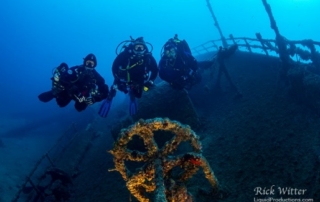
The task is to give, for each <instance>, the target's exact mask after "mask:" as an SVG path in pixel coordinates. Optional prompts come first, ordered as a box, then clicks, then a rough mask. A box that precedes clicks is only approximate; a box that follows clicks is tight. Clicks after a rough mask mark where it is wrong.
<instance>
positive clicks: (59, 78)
mask: <svg viewBox="0 0 320 202" xmlns="http://www.w3.org/2000/svg"><path fill="white" fill-rule="evenodd" d="M96 66H97V59H96V57H95V55H93V54H88V55H87V56H86V57H85V58H84V60H83V64H82V65H78V66H74V67H71V68H68V65H67V64H66V63H61V64H60V66H59V67H57V68H56V69H55V70H54V73H53V77H52V78H51V80H52V89H51V90H50V91H47V92H44V93H41V94H40V95H39V96H38V98H39V100H40V101H42V102H49V101H50V100H52V99H53V98H55V99H56V101H57V104H58V105H59V106H60V107H65V106H67V105H68V104H69V103H70V102H71V100H74V101H75V105H74V106H75V108H76V110H77V111H79V112H80V111H83V110H85V109H86V108H87V106H89V105H92V104H94V103H96V102H100V101H102V100H103V99H105V98H106V97H107V96H108V93H109V89H108V86H107V85H106V84H105V80H104V79H103V78H102V76H101V75H100V74H99V73H98V72H97V71H96V70H95V67H96Z"/></svg>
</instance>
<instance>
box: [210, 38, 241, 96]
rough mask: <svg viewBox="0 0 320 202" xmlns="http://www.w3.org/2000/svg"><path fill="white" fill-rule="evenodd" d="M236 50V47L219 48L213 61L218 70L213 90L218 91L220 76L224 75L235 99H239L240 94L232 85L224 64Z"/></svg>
mask: <svg viewBox="0 0 320 202" xmlns="http://www.w3.org/2000/svg"><path fill="white" fill-rule="evenodd" d="M237 49H238V45H237V44H235V45H232V46H230V47H229V48H222V46H220V47H219V51H218V53H217V55H216V57H215V58H214V61H216V62H217V63H218V65H219V70H218V76H217V82H216V84H215V87H214V88H215V90H217V91H220V90H221V87H220V81H221V76H222V74H224V75H225V77H226V79H227V80H228V82H229V83H230V86H231V88H232V90H234V91H235V92H236V96H235V98H241V97H242V94H241V93H240V92H239V90H238V88H237V87H236V86H235V85H234V83H233V82H232V80H231V77H230V75H229V72H228V70H227V68H226V66H225V64H224V61H225V59H227V58H229V57H230V56H231V55H232V54H234V52H235V51H236V50H237Z"/></svg>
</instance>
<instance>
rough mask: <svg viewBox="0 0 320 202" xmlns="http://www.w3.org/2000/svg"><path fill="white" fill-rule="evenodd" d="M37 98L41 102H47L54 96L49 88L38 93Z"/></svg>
mask: <svg viewBox="0 0 320 202" xmlns="http://www.w3.org/2000/svg"><path fill="white" fill-rule="evenodd" d="M38 98H39V100H40V101H41V102H49V101H51V100H52V99H53V98H54V96H53V93H52V91H51V90H50V91H47V92H44V93H41V94H40V95H38Z"/></svg>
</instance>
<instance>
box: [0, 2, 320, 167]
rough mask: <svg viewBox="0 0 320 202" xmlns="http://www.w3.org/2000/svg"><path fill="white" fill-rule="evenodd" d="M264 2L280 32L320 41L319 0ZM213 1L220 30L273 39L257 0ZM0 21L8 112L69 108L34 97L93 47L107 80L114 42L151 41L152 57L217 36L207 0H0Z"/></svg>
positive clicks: (4, 111) (34, 113)
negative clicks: (167, 46)
mask: <svg viewBox="0 0 320 202" xmlns="http://www.w3.org/2000/svg"><path fill="white" fill-rule="evenodd" d="M268 2H269V3H270V5H271V7H272V11H273V15H274V17H275V19H276V22H277V25H278V27H279V29H280V32H281V34H282V35H283V36H285V37H286V38H288V39H290V40H301V39H313V40H316V41H320V35H319V33H320V26H319V22H318V19H319V17H320V16H319V8H320V1H319V0H281V1H279V0H268ZM211 4H212V8H213V10H214V12H215V15H216V17H217V18H218V21H219V24H220V27H221V29H222V32H223V33H224V35H225V36H229V34H233V36H234V37H243V36H246V37H252V38H255V33H257V32H260V33H261V35H262V36H263V38H268V39H274V38H275V34H274V31H273V30H272V29H271V28H270V22H269V18H268V15H267V13H266V12H265V8H264V6H263V4H262V1H259V0H256V1H254V0H241V1H240V0H239V1H235V0H224V1H218V0H211ZM0 27H1V31H0V50H1V52H0V61H1V62H0V64H1V74H0V78H1V79H0V93H1V99H0V110H1V113H0V116H1V118H6V117H8V118H11V119H12V118H13V119H20V118H24V119H33V118H35V117H37V118H42V117H48V116H49V115H59V114H60V113H73V112H69V111H70V110H69V109H72V108H73V106H72V105H70V106H68V108H69V109H60V108H59V107H58V106H57V105H56V104H55V102H54V101H52V102H51V103H41V102H40V101H38V98H37V96H38V94H40V93H41V92H43V91H47V90H49V89H50V88H51V81H50V77H51V76H52V75H51V72H52V69H53V68H54V67H56V66H57V65H59V64H60V63H61V62H66V63H68V64H69V66H73V65H78V64H81V63H82V58H83V57H85V56H86V55H87V54H88V53H94V54H95V55H96V56H97V60H98V67H97V70H98V72H100V73H101V75H102V76H103V77H104V78H105V79H106V82H107V84H108V85H111V84H112V82H113V77H112V73H111V65H112V62H113V60H114V58H115V56H116V54H115V49H116V46H117V45H118V44H119V43H120V42H121V41H123V40H127V39H129V37H130V36H132V37H134V38H137V37H139V36H143V37H144V39H145V40H146V41H148V42H150V43H151V44H152V45H153V48H154V50H153V55H154V56H155V58H156V60H157V61H158V60H159V59H160V50H161V47H162V45H163V44H164V43H165V42H166V41H167V40H168V39H169V38H171V37H173V36H174V34H178V35H179V37H180V38H181V39H186V40H187V41H188V43H189V45H190V47H195V46H197V45H200V44H202V43H204V42H207V41H209V40H212V39H219V38H220V36H219V33H218V31H217V29H216V28H215V26H214V21H213V19H212V17H211V14H210V12H209V9H208V8H207V6H206V1H205V0H161V1H155V0H153V1H152V0H114V1H111V0H109V1H107V0H95V1H93V0H90V1H89V0H77V1H75V0H73V1H71V0H47V1H43V0H32V1H23V0H17V1H13V0H3V1H2V3H1V7H0ZM67 110H69V111H67ZM74 111H75V110H74ZM74 113H78V112H74ZM48 114H49V115H48ZM77 115H78V116H84V113H78V114H77ZM62 121H63V120H62ZM0 132H1V128H0ZM0 164H2V162H0Z"/></svg>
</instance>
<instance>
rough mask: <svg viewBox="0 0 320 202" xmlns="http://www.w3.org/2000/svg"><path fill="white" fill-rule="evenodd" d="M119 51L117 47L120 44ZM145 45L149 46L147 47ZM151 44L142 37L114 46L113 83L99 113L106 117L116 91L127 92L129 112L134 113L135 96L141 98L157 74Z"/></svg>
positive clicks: (135, 109) (135, 108) (135, 107)
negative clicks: (115, 55)
mask: <svg viewBox="0 0 320 202" xmlns="http://www.w3.org/2000/svg"><path fill="white" fill-rule="evenodd" d="M122 44H123V46H122V48H121V51H122V52H120V53H118V48H119V47H120V45H122ZM147 45H149V46H150V47H151V50H149V49H148V47H147ZM152 48H153V47H152V45H151V44H150V43H148V42H145V41H144V40H143V37H139V38H137V39H133V38H132V37H131V40H126V41H123V42H121V43H120V44H119V45H118V46H117V48H116V54H117V57H116V58H115V60H114V62H113V65H112V74H113V76H114V82H113V85H112V86H111V88H110V93H109V95H108V97H107V98H106V99H105V100H104V102H103V103H102V105H101V107H100V110H99V115H100V116H101V117H106V116H107V115H108V112H109V110H110V107H111V103H112V99H113V98H114V97H115V95H116V91H117V90H119V91H122V92H124V93H125V94H127V93H129V97H130V103H129V113H130V115H131V116H132V115H134V114H135V113H136V111H137V103H136V98H141V96H142V92H143V91H147V90H148V89H149V88H150V87H152V86H153V82H154V80H155V79H156V77H157V75H158V68H157V62H156V60H155V59H154V57H153V56H152V54H151V52H152Z"/></svg>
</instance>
